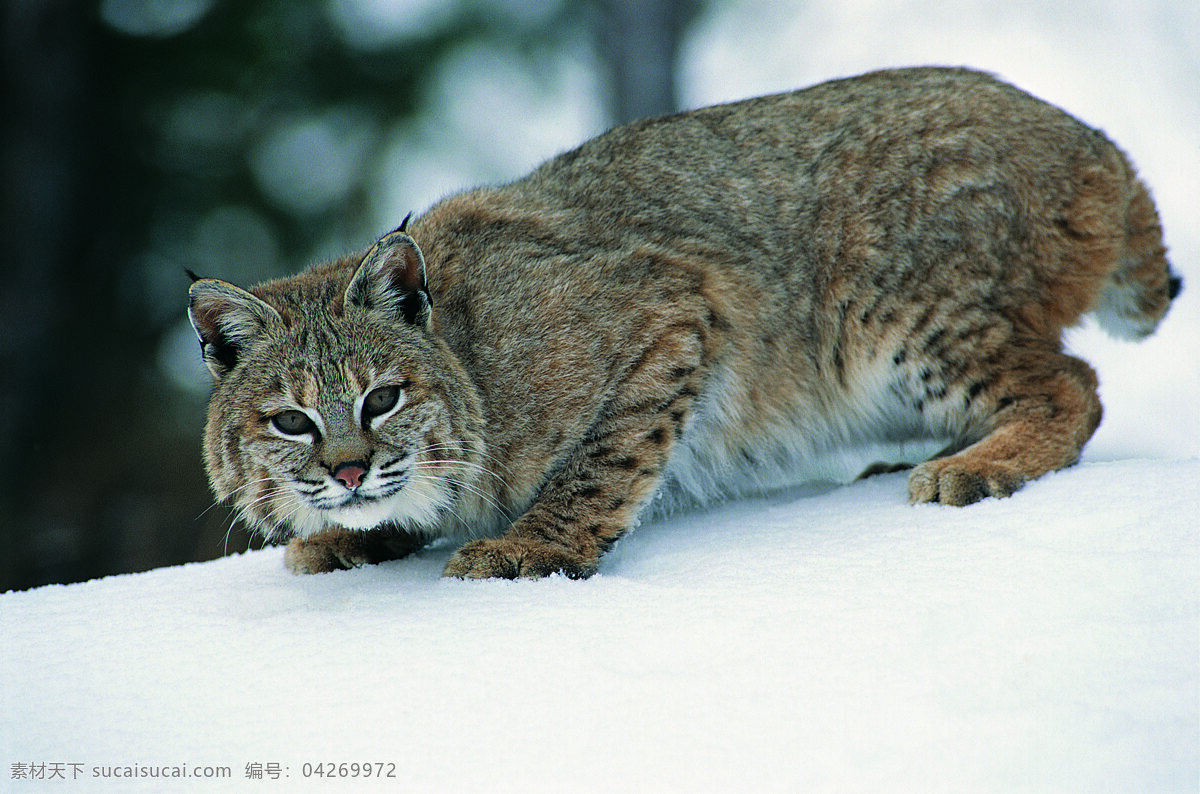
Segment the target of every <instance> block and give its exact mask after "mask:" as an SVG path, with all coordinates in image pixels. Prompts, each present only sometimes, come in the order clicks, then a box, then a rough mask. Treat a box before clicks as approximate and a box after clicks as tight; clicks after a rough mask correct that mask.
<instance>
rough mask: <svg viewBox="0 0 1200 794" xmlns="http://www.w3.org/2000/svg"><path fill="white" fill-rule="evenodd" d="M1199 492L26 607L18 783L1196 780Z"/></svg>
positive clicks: (806, 495)
mask: <svg viewBox="0 0 1200 794" xmlns="http://www.w3.org/2000/svg"><path fill="white" fill-rule="evenodd" d="M1198 481H1200V461H1196V460H1191V461H1174V462H1172V461H1147V460H1142V461H1125V462H1117V463H1101V462H1097V463H1087V464H1084V465H1081V466H1078V467H1076V468H1074V469H1071V470H1068V471H1065V472H1061V473H1058V474H1054V475H1051V476H1049V477H1047V478H1044V479H1043V480H1040V481H1038V482H1036V483H1033V484H1031V485H1030V486H1028V487H1027V488H1026V489H1025V490H1024V491H1023V492H1021V493H1020V494H1018V495H1017V496H1015V497H1013V498H1011V499H1007V500H1002V501H990V502H986V503H982V504H979V505H976V506H974V507H970V508H967V509H952V508H943V507H938V506H921V507H912V506H909V505H908V504H907V503H906V501H905V497H904V478H903V475H888V476H884V477H880V478H876V479H873V480H869V481H865V482H860V483H856V484H853V485H849V486H845V487H840V488H833V487H808V488H801V489H797V490H793V491H789V492H786V493H783V494H778V495H776V496H774V497H771V498H766V499H758V500H750V501H747V502H740V503H736V504H730V505H726V506H723V507H720V508H717V509H715V510H712V511H709V512H705V513H701V514H698V515H692V516H685V517H677V518H672V519H668V520H666V521H660V522H655V523H652V524H648V525H646V526H643V527H642V528H640V529H639V530H638V531H637V532H635V533H634V534H633V535H631V536H630V537H629V538H628V539H627V540H625V541H623V542H622V543H621V544H619V546H618V547H617V548H616V549H615V550H614V552H613V553H612V554H610V555H609V556H608V557H607V558H606V560H605V562H604V564H603V566H602V570H601V573H600V575H598V576H596V577H594V578H592V579H590V580H588V581H584V582H576V581H569V580H565V579H561V578H555V579H551V580H546V581H539V582H517V583H510V582H462V581H457V580H454V581H446V580H442V579H440V578H439V573H440V571H441V567H442V565H443V563H444V562H445V560H446V558H447V556H448V555H449V553H450V549H449V548H435V549H430V550H427V551H425V552H424V553H422V554H421V555H420V556H419V557H417V558H415V559H410V560H406V561H399V562H395V563H389V564H386V565H382V566H379V567H377V568H370V569H360V570H356V571H351V572H342V573H335V574H327V575H323V576H315V577H295V576H292V575H291V574H288V573H286V572H285V571H284V569H283V567H282V562H281V553H280V551H279V550H268V551H262V552H252V553H249V554H244V555H238V556H233V557H229V558H226V559H223V560H219V561H217V562H213V563H206V564H199V565H189V566H184V567H182V568H171V569H163V570H158V571H152V572H150V573H146V574H139V575H131V576H119V577H113V578H109V579H104V580H100V581H95V582H89V583H86V584H79V585H71V586H65V587H64V586H52V587H46V588H41V589H39V590H36V591H32V592H25V593H10V594H6V595H4V596H0V637H3V643H4V646H3V650H0V678H2V680H3V682H4V688H3V692H4V694H3V700H4V703H3V713H4V714H5V715H6V719H5V720H4V727H3V732H2V733H0V748H2V753H0V755H2V756H3V759H2V760H3V763H4V769H2V770H0V774H2V776H3V778H2V779H3V780H4V782H3V783H0V789H4V790H14V791H25V790H28V791H34V790H39V791H40V790H43V788H42V787H39V786H37V785H34V784H32V783H26V784H21V783H19V782H18V781H13V780H10V779H9V776H10V774H11V772H12V767H11V765H12V764H14V763H59V764H67V765H69V764H72V763H78V764H80V765H81V766H80V767H78V769H79V770H80V778H79V782H80V783H81V785H80V786H79V787H78V788H75V789H72V788H70V787H68V786H63V787H62V788H63V790H93V789H96V788H101V789H104V790H113V791H117V790H120V791H129V790H135V789H138V788H139V787H138V786H132V785H130V781H128V780H119V781H112V780H110V781H107V783H108V785H105V781H99V782H97V781H96V780H93V779H90V776H91V775H92V774H93V770H94V768H95V767H102V768H106V767H111V766H118V767H125V766H136V765H152V764H157V765H182V764H187V765H188V769H189V770H193V769H196V768H198V767H202V766H228V767H230V768H231V771H232V774H233V776H234V778H235V782H236V783H237V786H236V788H237V789H239V790H242V791H259V790H264V791H266V790H271V791H292V790H296V789H297V788H304V787H305V784H307V786H308V787H312V788H322V787H323V786H322V785H321V784H322V783H323V784H324V787H327V788H329V790H362V789H363V788H364V787H366V785H365V783H364V781H363V780H361V779H359V780H357V781H353V782H350V781H347V782H345V783H342V784H339V785H330V784H329V781H327V780H326V781H321V780H319V779H316V778H309V779H307V780H306V779H305V778H304V771H305V767H304V764H306V763H312V764H316V763H319V762H330V761H333V762H347V763H349V762H360V763H361V762H384V763H387V764H393V763H394V764H395V774H396V776H397V777H396V780H393V781H390V784H391V786H390V787H391V788H393V789H394V790H402V791H433V790H448V791H482V790H489V791H517V790H523V791H543V790H567V791H573V790H574V791H626V790H661V791H688V792H692V791H759V790H762V791H784V790H787V791H867V792H880V791H889V792H895V791H914V792H916V791H922V792H925V791H972V792H978V791H1054V792H1071V791H1079V792H1099V791H1114V792H1116V791H1119V792H1143V791H1144V792H1169V791H1181V792H1182V791H1195V790H1196V783H1197V779H1198V778H1197V774H1198V767H1197V747H1198V746H1200V730H1198V725H1200V715H1198V713H1197V691H1198V690H1197V687H1198V685H1200V684H1198V681H1197V658H1198V654H1200V649H1198V647H1197V610H1198V580H1197V571H1198V570H1200V567H1198V566H1200V550H1198V545H1197V532H1196V524H1197V515H1200V498H1198V496H1197V490H1196V483H1197V482H1198ZM252 763H260V764H264V765H265V764H269V763H277V764H279V765H280V772H281V775H286V776H287V780H286V781H285V780H283V779H282V778H281V780H280V781H277V782H272V781H271V780H270V779H266V780H247V779H246V778H245V777H244V776H245V774H246V769H247V764H252ZM73 769H74V767H70V766H67V767H66V773H67V775H68V777H69V776H70V775H71V773H72V770H73ZM348 770H349V768H348ZM385 771H386V768H385ZM134 782H140V784H141V786H140V790H148V791H151V790H152V791H157V790H162V781H161V780H142V781H134ZM83 783H86V785H82V784H83ZM180 788H183V789H187V790H195V791H224V790H229V786H228V784H226V785H221V784H220V783H219V782H216V781H212V780H189V781H182V785H181V786H180ZM172 790H175V789H174V787H172Z"/></svg>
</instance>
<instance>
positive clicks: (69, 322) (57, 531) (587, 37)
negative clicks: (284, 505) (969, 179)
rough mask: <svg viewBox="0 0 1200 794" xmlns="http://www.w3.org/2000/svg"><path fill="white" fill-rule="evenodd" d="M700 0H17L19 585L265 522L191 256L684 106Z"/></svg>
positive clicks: (359, 236)
mask: <svg viewBox="0 0 1200 794" xmlns="http://www.w3.org/2000/svg"><path fill="white" fill-rule="evenodd" d="M700 10H701V2H700V0H558V1H557V2H553V1H552V2H537V0H535V1H534V2H529V1H528V0H405V1H404V2H398V1H396V0H392V1H391V2H387V1H382V2H381V1H380V0H375V2H372V0H287V1H286V2H284V1H283V0H102V2H95V3H80V2H78V0H36V1H35V0H7V2H5V3H4V5H3V12H2V13H3V36H4V49H3V54H2V57H3V59H4V67H3V80H4V92H3V100H2V101H3V110H2V111H0V117H2V119H3V122H2V124H3V147H2V152H0V156H2V158H3V205H2V207H3V212H2V215H0V224H2V225H3V246H4V247H3V250H4V252H5V253H4V264H3V273H4V283H3V287H2V288H0V461H3V467H4V470H3V476H0V543H2V546H3V551H0V591H4V590H7V589H21V588H26V587H31V586H35V585H39V584H43V583H49V582H71V581H78V580H84V579H88V578H93V577H96V576H101V575H105V574H112V573H120V572H128V571H138V570H145V569H149V568H153V567H157V566H161V565H167V564H173V563H180V562H185V561H188V560H203V559H210V558H214V557H218V556H221V555H222V554H224V553H226V551H239V550H242V549H244V548H246V547H247V546H248V545H250V544H251V539H250V537H249V536H248V535H247V534H246V533H245V532H244V531H242V529H241V528H240V526H238V525H234V524H232V518H231V515H230V513H229V511H228V510H227V509H225V507H224V506H223V505H218V506H215V507H214V506H213V498H212V496H211V494H210V493H209V491H208V488H207V483H206V479H205V476H204V473H203V470H202V467H201V432H202V427H203V417H204V405H205V401H206V399H207V394H208V378H207V375H206V374H205V372H204V371H203V370H202V368H200V367H199V366H198V360H199V359H198V351H197V348H196V344H195V340H194V338H193V333H192V331H191V329H190V326H188V324H187V321H186V317H185V305H186V291H187V287H188V284H189V281H188V279H187V277H186V275H185V274H184V268H191V269H192V270H194V271H196V272H198V273H201V274H204V275H212V276H219V277H221V278H226V279H229V280H232V281H235V282H237V283H240V284H243V285H249V284H252V283H254V282H257V281H259V280H261V279H264V278H269V277H275V276H280V275H285V274H287V273H290V272H293V271H295V270H297V269H299V268H300V267H302V266H304V265H306V264H308V263H310V262H314V261H317V260H320V259H324V258H327V257H329V256H333V255H337V254H341V253H344V252H346V251H349V250H356V249H358V248H361V247H364V246H365V245H367V244H369V242H370V241H371V240H372V239H373V238H374V237H375V236H376V235H378V234H380V233H382V232H385V231H387V230H389V229H391V228H393V227H394V226H395V225H396V224H397V223H398V222H399V220H400V219H401V218H402V217H403V215H404V214H405V213H406V212H408V211H409V210H417V211H420V210H423V209H425V208H426V207H427V206H428V205H429V204H430V203H432V201H434V200H435V199H437V198H438V197H439V196H441V195H444V194H446V193H448V192H451V191H453V190H457V189H461V188H464V187H469V186H471V185H472V184H477V183H479V182H480V181H495V180H505V179H510V178H513V177H515V176H518V175H519V174H520V173H522V172H523V171H525V170H527V169H528V168H530V167H531V166H532V165H534V164H535V163H536V162H537V161H539V160H540V159H542V158H544V157H545V156H547V155H548V154H552V153H554V152H555V151H558V150H561V149H565V148H568V147H569V146H572V145H574V144H575V143H578V142H581V141H582V140H584V139H585V138H587V137H590V136H592V135H594V134H596V133H598V132H600V131H602V130H603V129H604V128H606V127H608V126H610V125H611V124H613V123H616V122H619V121H622V120H627V119H633V118H637V117H642V116H648V115H655V114H659V113H662V112H665V111H669V110H672V109H673V108H674V107H675V106H676V104H677V98H676V90H675V88H674V64H675V63H676V49H677V44H678V42H679V40H680V37H681V36H682V35H683V34H684V32H685V30H686V28H687V26H688V24H689V23H690V21H691V20H693V19H694V18H695V16H696V15H697V14H698V13H699V11H700ZM565 96H569V97H570V98H571V99H570V101H564V99H563V98H564V97H565ZM534 121H536V122H537V124H536V125H535V124H534V123H533V122H534ZM522 122H524V123H526V124H528V125H529V127H530V129H529V131H528V134H527V135H522V134H520V131H519V126H518V125H520V124H521V123H522ZM472 131H473V132H472ZM472 134H474V139H472V138H471V135H472ZM464 136H465V137H464ZM498 147H506V148H498ZM429 161H436V162H437V163H438V164H439V165H438V166H437V167H436V168H434V167H431V166H430V165H429ZM231 526H232V529H231ZM227 533H229V534H228V537H227Z"/></svg>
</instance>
